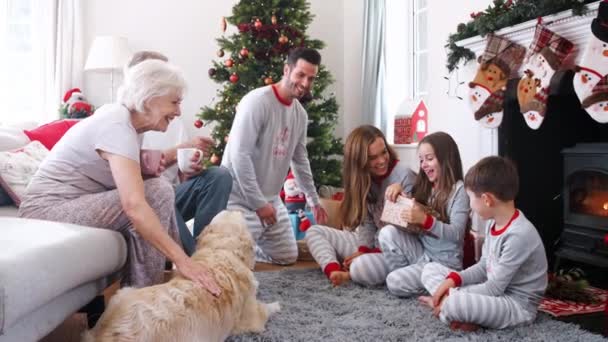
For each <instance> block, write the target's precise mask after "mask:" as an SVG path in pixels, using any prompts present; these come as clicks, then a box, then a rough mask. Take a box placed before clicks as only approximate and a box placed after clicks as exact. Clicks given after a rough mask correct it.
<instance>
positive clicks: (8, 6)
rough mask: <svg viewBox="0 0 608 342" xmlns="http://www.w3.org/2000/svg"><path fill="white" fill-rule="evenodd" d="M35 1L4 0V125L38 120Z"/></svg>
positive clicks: (0, 11) (0, 19)
mask: <svg viewBox="0 0 608 342" xmlns="http://www.w3.org/2000/svg"><path fill="white" fill-rule="evenodd" d="M32 23H33V20H32V0H0V47H1V48H0V51H2V54H0V55H1V56H0V75H1V77H0V103H2V107H1V109H0V123H6V122H9V123H10V122H16V121H24V120H35V116H34V113H33V112H34V108H33V107H34V102H35V101H34V98H33V97H34V96H36V95H34V94H32V90H33V89H38V87H36V86H35V82H37V81H38V80H37V77H34V73H35V70H36V69H35V68H34V53H33V44H32V41H33V38H32V30H33V27H32Z"/></svg>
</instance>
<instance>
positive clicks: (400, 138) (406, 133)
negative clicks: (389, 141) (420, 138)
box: [394, 115, 414, 144]
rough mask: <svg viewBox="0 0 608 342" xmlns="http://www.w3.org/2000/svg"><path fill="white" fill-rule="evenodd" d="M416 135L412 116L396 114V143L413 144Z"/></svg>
mask: <svg viewBox="0 0 608 342" xmlns="http://www.w3.org/2000/svg"><path fill="white" fill-rule="evenodd" d="M413 138H414V135H413V131H412V118H411V117H410V116H405V115H403V116H402V115H398V116H395V138H394V140H395V144H411V143H412V141H413Z"/></svg>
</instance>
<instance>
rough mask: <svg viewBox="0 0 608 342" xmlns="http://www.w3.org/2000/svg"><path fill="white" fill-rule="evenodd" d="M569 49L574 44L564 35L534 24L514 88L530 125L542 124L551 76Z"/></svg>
mask: <svg viewBox="0 0 608 342" xmlns="http://www.w3.org/2000/svg"><path fill="white" fill-rule="evenodd" d="M573 48H574V44H572V42H570V41H569V40H567V39H566V38H563V37H562V36H560V35H558V34H557V33H555V32H553V31H551V30H549V29H548V28H546V27H545V26H543V25H542V24H540V23H539V24H538V25H536V31H535V32H534V39H532V43H531V45H530V49H529V52H528V57H527V58H526V64H525V65H524V70H525V72H524V76H523V77H522V78H521V80H520V81H519V84H518V87H517V100H518V102H519V109H520V111H521V113H522V114H523V115H524V119H525V120H526V124H527V125H528V126H529V127H530V128H532V129H538V128H539V127H540V125H541V124H542V123H543V121H544V119H545V113H546V112H547V99H548V97H549V86H550V83H551V78H553V75H555V72H556V71H557V69H559V67H560V66H561V65H562V62H563V61H564V59H565V58H566V56H568V54H569V53H570V52H571V51H572V49H573Z"/></svg>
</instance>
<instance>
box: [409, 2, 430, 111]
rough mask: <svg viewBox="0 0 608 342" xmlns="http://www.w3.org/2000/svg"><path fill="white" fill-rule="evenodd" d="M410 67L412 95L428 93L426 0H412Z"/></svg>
mask: <svg viewBox="0 0 608 342" xmlns="http://www.w3.org/2000/svg"><path fill="white" fill-rule="evenodd" d="M413 2H414V6H413V11H412V15H413V20H412V23H413V30H412V32H413V35H412V41H413V44H412V56H413V59H412V62H413V64H412V67H413V70H414V72H413V74H414V86H413V90H414V92H413V94H412V95H413V97H414V98H415V99H417V98H422V97H424V96H425V95H427V94H428V89H427V75H428V62H427V61H428V39H427V37H428V35H427V3H426V0H413Z"/></svg>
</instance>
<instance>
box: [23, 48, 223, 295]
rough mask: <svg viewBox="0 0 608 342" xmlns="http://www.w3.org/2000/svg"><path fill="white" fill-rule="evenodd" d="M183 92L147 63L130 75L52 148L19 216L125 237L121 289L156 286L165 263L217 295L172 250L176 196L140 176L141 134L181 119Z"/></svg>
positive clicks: (169, 70)
mask: <svg viewBox="0 0 608 342" xmlns="http://www.w3.org/2000/svg"><path fill="white" fill-rule="evenodd" d="M184 88H185V81H184V78H183V76H182V74H181V72H180V71H179V70H178V69H176V67H174V66H173V65H171V64H169V63H166V62H163V61H157V60H149V61H144V62H142V63H139V64H138V65H136V66H134V67H132V68H131V71H130V72H129V73H128V74H127V75H125V80H124V84H123V85H122V86H121V89H120V90H119V99H118V102H117V103H114V104H110V105H105V106H103V107H101V108H99V109H98V110H97V111H96V112H95V115H93V116H91V117H89V118H87V119H85V120H83V121H82V122H81V123H79V124H78V125H76V126H74V127H73V128H72V129H71V130H70V131H68V132H67V133H66V135H65V136H64V137H63V138H62V139H61V140H60V141H59V143H57V145H55V147H54V148H53V150H52V151H51V153H50V154H49V156H48V157H47V158H46V159H45V160H44V162H43V163H42V164H41V165H40V168H39V169H38V171H37V173H36V175H35V176H34V177H33V179H32V181H31V183H30V185H29V186H28V188H27V194H26V196H25V199H24V201H23V203H22V204H21V206H20V208H19V213H20V215H21V216H22V217H28V218H36V219H43V220H51V221H61V222H68V223H76V224H81V225H85V226H92V227H100V228H106V229H111V230H115V231H118V232H120V233H121V234H123V235H124V237H125V239H126V241H127V245H128V249H129V250H128V258H127V266H126V269H125V270H124V274H123V278H122V286H135V287H143V286H148V285H153V284H157V283H159V282H161V281H162V279H163V270H164V265H165V261H166V258H168V259H169V260H171V261H172V262H173V263H174V264H175V265H176V267H177V269H178V271H179V272H181V273H182V274H183V275H184V276H185V277H187V278H189V279H191V280H193V281H195V282H198V283H200V284H201V285H203V286H205V287H206V288H207V289H208V290H209V291H210V292H212V293H214V294H216V295H217V294H219V288H218V287H217V284H216V283H215V282H214V281H213V278H211V277H210V275H209V270H207V269H206V268H205V266H203V265H200V264H197V263H195V262H193V261H192V260H191V259H190V258H188V256H187V255H186V254H185V253H184V251H183V249H182V248H181V246H180V245H179V244H178V243H176V241H179V235H178V230H177V225H176V217H175V205H174V201H175V197H174V193H173V188H172V187H171V185H170V184H169V183H168V182H167V181H166V180H164V178H163V177H156V178H150V179H146V180H144V179H143V178H142V175H141V168H140V150H141V142H142V133H143V132H146V131H150V130H154V131H163V132H164V131H165V130H166V129H167V126H168V125H169V122H171V120H172V119H174V118H175V117H176V116H179V115H180V114H181V110H180V104H181V101H182V93H183V91H184Z"/></svg>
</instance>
